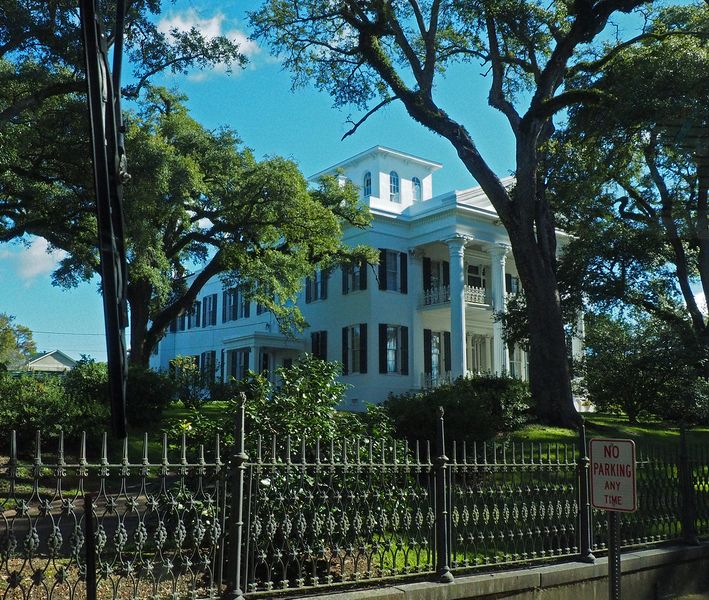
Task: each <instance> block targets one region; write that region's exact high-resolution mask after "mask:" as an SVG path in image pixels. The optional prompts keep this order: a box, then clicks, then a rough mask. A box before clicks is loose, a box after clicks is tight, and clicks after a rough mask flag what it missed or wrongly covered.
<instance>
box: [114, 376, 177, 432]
mask: <svg viewBox="0 0 709 600" xmlns="http://www.w3.org/2000/svg"><path fill="white" fill-rule="evenodd" d="M174 388H175V385H174V382H173V380H172V378H171V377H170V376H169V375H167V374H165V373H159V372H157V371H153V370H152V369H145V368H143V367H139V366H131V367H130V368H129V369H128V385H127V386H126V416H127V418H128V423H129V424H130V425H131V426H132V427H146V426H148V427H149V426H151V425H154V424H155V423H158V422H159V421H160V420H161V419H162V414H163V411H164V410H165V408H167V407H168V406H169V405H170V402H172V399H173V397H174V395H175V390H174Z"/></svg>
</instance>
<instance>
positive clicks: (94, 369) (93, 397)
mask: <svg viewBox="0 0 709 600" xmlns="http://www.w3.org/2000/svg"><path fill="white" fill-rule="evenodd" d="M62 381H63V386H64V391H65V392H66V393H67V395H68V396H69V397H70V398H72V399H73V400H75V401H76V402H82V403H92V404H94V403H95V404H101V405H104V406H108V404H109V388H108V367H107V366H106V363H97V362H96V361H95V360H94V359H92V358H87V357H86V356H82V357H81V360H80V361H79V362H78V363H76V366H75V367H74V368H73V369H71V370H70V371H69V372H67V373H66V375H64V377H63V379H62Z"/></svg>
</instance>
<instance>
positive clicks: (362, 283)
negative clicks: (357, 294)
mask: <svg viewBox="0 0 709 600" xmlns="http://www.w3.org/2000/svg"><path fill="white" fill-rule="evenodd" d="M368 268H369V263H367V261H366V260H363V261H362V262H361V263H360V265H359V289H360V290H366V289H367V270H368Z"/></svg>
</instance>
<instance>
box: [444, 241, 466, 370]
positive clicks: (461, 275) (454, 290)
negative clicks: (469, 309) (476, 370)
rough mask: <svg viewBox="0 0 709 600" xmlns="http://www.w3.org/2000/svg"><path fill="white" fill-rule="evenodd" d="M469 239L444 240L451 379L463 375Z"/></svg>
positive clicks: (464, 367)
mask: <svg viewBox="0 0 709 600" xmlns="http://www.w3.org/2000/svg"><path fill="white" fill-rule="evenodd" d="M470 239H471V238H470V237H468V236H464V235H455V236H453V237H452V238H449V239H447V240H446V243H447V244H448V251H449V254H450V298H451V377H452V378H453V379H456V378H458V377H462V376H463V375H465V372H466V370H467V368H466V362H465V359H466V356H465V354H466V352H465V244H466V243H467V242H468V241H470Z"/></svg>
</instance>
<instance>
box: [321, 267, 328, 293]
mask: <svg viewBox="0 0 709 600" xmlns="http://www.w3.org/2000/svg"><path fill="white" fill-rule="evenodd" d="M329 277H330V271H329V270H328V269H324V270H323V271H320V300H325V299H326V298H327V280H328V279H329Z"/></svg>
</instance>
